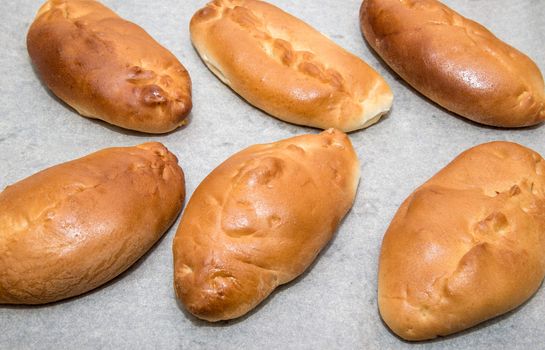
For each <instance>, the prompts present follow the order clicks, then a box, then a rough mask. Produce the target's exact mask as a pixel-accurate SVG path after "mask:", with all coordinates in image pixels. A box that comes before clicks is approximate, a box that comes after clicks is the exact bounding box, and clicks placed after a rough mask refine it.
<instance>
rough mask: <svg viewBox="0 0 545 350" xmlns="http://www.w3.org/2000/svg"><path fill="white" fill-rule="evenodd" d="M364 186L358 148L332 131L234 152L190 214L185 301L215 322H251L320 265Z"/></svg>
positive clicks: (180, 234)
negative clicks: (274, 296) (253, 313)
mask: <svg viewBox="0 0 545 350" xmlns="http://www.w3.org/2000/svg"><path fill="white" fill-rule="evenodd" d="M358 181H359V162H358V159H357V156H356V153H355V152H354V149H353V148H352V144H351V143H350V140H349V139H348V137H347V136H346V134H344V133H342V132H340V131H336V130H333V129H331V130H328V131H324V132H323V133H321V134H320V135H304V136H298V137H293V138H290V139H286V140H283V141H279V142H275V143H271V144H267V145H255V146H252V147H249V148H247V149H245V150H243V151H241V152H239V153H237V154H235V155H233V156H232V157H231V158H229V159H227V160H226V161H225V162H224V163H222V164H221V165H220V166H219V167H217V168H216V169H215V170H214V171H212V173H210V175H208V177H206V179H205V180H204V181H203V182H202V183H201V184H200V185H199V187H198V188H197V189H196V191H195V193H194V194H193V196H192V197H191V200H190V201H189V204H188V205H187V208H186V210H185V212H184V214H183V216H182V220H181V223H180V226H179V227H178V231H177V233H176V237H175V238H174V245H173V253H174V284H175V288H176V294H177V296H178V298H179V299H180V300H181V301H182V303H183V304H184V305H185V307H186V308H187V309H188V310H189V312H191V313H192V314H194V315H195V316H197V317H199V318H202V319H205V320H208V321H219V320H227V319H232V318H236V317H239V316H242V315H244V314H245V313H247V312H248V311H250V310H251V309H253V308H254V307H255V306H256V305H257V304H259V303H260V302H261V301H263V300H264V299H265V298H266V297H267V296H268V295H269V294H270V293H271V292H272V291H273V290H274V289H275V288H276V287H277V286H279V285H281V284H284V283H287V282H289V281H291V280H293V279H294V278H296V277H297V276H299V275H300V274H301V273H302V272H303V271H305V269H306V268H307V267H308V266H309V265H310V264H311V263H312V261H313V260H314V259H315V258H316V256H317V255H318V253H319V252H320V250H321V249H322V248H323V247H324V246H325V245H326V244H327V242H328V241H329V240H330V239H331V237H332V236H333V234H334V232H335V230H336V229H337V227H338V225H339V223H340V221H341V219H342V218H343V217H344V216H345V214H346V213H347V212H348V210H349V209H350V208H351V206H352V203H353V201H354V197H355V194H356V188H357V185H358Z"/></svg>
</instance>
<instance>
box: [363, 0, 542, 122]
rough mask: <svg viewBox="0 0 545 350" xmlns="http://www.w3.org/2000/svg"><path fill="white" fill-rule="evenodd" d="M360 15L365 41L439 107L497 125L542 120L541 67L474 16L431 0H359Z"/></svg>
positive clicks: (477, 120) (474, 119)
mask: <svg viewBox="0 0 545 350" xmlns="http://www.w3.org/2000/svg"><path fill="white" fill-rule="evenodd" d="M360 17H361V28H362V31H363V34H364V36H365V38H366V40H367V42H368V43H369V45H371V47H373V48H374V49H375V50H376V52H377V53H378V54H379V55H380V56H381V57H382V58H383V59H384V61H385V62H386V63H387V64H388V65H389V66H390V67H391V68H392V69H393V70H394V71H396V72H397V73H398V74H399V75H400V76H401V77H402V78H403V79H404V80H405V81H407V82H408V83H409V84H411V85H412V86H413V87H414V88H415V89H417V90H418V91H420V92H421V93H422V94H424V95H425V96H427V97H428V98H430V99H431V100H433V101H435V102H436V103H438V104H439V105H441V106H443V107H444V108H446V109H448V110H450V111H452V112H454V113H457V114H459V115H461V116H463V117H466V118H468V119H471V120H473V121H475V122H478V123H482V124H487V125H493V126H499V127H522V126H528V125H534V124H538V123H540V122H542V121H543V120H545V86H544V82H543V77H542V75H541V72H540V71H539V68H538V67H537V66H536V64H535V63H534V62H533V61H532V60H531V59H530V58H528V57H527V56H526V55H524V54H523V53H521V52H520V51H518V50H516V49H515V48H513V47H511V46H509V45H508V44H506V43H504V42H503V41H501V40H499V39H498V38H496V37H495V36H494V35H493V34H492V33H491V32H490V31H488V30H487V29H486V28H485V27H483V26H482V25H480V24H479V23H476V22H474V21H472V20H470V19H467V18H464V17H462V16H461V15H459V14H458V13H456V12H455V11H453V10H452V9H450V8H448V7H447V6H445V5H443V4H442V3H440V2H439V1H435V0H365V1H364V2H363V4H362V7H361V13H360Z"/></svg>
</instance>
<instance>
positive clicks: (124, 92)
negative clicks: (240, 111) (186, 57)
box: [27, 0, 191, 133]
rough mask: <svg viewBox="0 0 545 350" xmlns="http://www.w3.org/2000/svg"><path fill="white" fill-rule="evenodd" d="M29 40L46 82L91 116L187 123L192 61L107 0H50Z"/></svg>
mask: <svg viewBox="0 0 545 350" xmlns="http://www.w3.org/2000/svg"><path fill="white" fill-rule="evenodd" d="M27 47H28V53H29V54H30V57H31V58H32V62H33V63H34V65H35V67H36V70H37V72H38V74H39V75H40V77H41V78H42V80H43V81H44V83H45V84H46V85H47V86H48V87H49V88H50V89H51V91H53V93H55V95H57V96H58V97H59V98H60V99H61V100H63V101H64V102H66V103H67V104H69V105H70V106H72V107H73V108H74V109H75V110H77V111H78V112H79V113H80V114H81V115H83V116H85V117H90V118H96V119H101V120H104V121H106V122H108V123H111V124H114V125H117V126H121V127H123V128H127V129H132V130H137V131H142V132H149V133H164V132H168V131H171V130H174V129H175V128H177V127H179V126H180V125H183V124H185V120H186V119H185V118H186V116H187V114H188V113H189V111H190V110H191V80H190V78H189V74H188V73H187V71H186V70H185V68H184V66H182V64H181V63H180V62H179V61H178V60H177V59H176V57H174V55H172V54H171V53H170V52H169V51H168V50H167V49H165V48H164V47H162V46H161V45H159V44H158V43H157V42H156V41H155V40H154V39H153V38H152V37H150V36H149V35H148V34H147V33H146V32H145V31H144V30H143V29H142V28H140V27H139V26H137V25H136V24H134V23H131V22H128V21H125V20H124V19H122V18H120V17H119V16H117V15H116V14H115V13H114V12H112V11H111V10H110V9H108V8H107V7H105V6H103V5H102V4H100V3H99V2H96V1H86V0H81V1H78V0H50V1H48V2H46V3H45V4H44V5H43V6H42V8H41V9H40V11H39V12H38V15H37V16H36V19H35V21H34V23H32V26H31V27H30V30H29V32H28V36H27Z"/></svg>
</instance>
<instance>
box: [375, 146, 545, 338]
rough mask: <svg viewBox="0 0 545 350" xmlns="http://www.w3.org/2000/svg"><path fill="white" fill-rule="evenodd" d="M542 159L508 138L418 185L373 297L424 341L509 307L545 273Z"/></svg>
mask: <svg viewBox="0 0 545 350" xmlns="http://www.w3.org/2000/svg"><path fill="white" fill-rule="evenodd" d="M544 174H545V162H544V160H543V158H541V156H540V155H539V154H537V153H535V152H533V151H532V150H530V149H528V148H525V147H522V146H520V145H517V144H514V143H509V142H492V143H487V144H483V145H480V146H477V147H474V148H471V149H470V150H468V151H466V152H464V153H462V154H461V155H460V156H458V157H457V158H456V159H455V160H454V161H453V162H452V163H450V164H449V165H448V166H446V167H445V168H444V169H443V170H441V171H440V172H439V173H437V175H435V176H434V177H432V178H431V179H430V180H429V181H428V182H426V183H425V184H424V185H422V186H421V187H420V188H418V189H417V190H416V191H415V192H414V193H413V194H411V195H410V196H409V198H407V200H405V202H404V203H403V204H402V205H401V207H400V208H399V210H398V212H397V214H396V215H395V217H394V219H393V221H392V223H391V224H390V227H389V228H388V231H387V232H386V235H385V236H384V241H383V243H382V251H381V255H380V268H379V275H378V303H379V308H380V313H381V315H382V318H383V319H384V321H385V322H386V324H388V326H389V327H390V328H391V329H392V330H393V331H394V332H395V333H396V334H397V335H399V336H400V337H402V338H404V339H407V340H424V339H431V338H435V337H437V336H445V335H448V334H451V333H455V332H458V331H461V330H463V329H466V328H469V327H471V326H473V325H476V324H478V323H480V322H483V321H485V320H487V319H490V318H492V317H495V316H498V315H500V314H503V313H505V312H507V311H509V310H512V309H514V308H516V307H517V306H519V305H521V304H522V303H523V302H524V301H526V300H527V299H528V298H529V297H530V296H531V295H532V294H534V293H535V291H536V290H537V289H538V287H539V285H540V284H541V281H542V280H543V276H544V274H545V215H544V214H545V176H544Z"/></svg>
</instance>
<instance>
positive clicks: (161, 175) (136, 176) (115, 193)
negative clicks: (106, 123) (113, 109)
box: [0, 143, 185, 304]
mask: <svg viewBox="0 0 545 350" xmlns="http://www.w3.org/2000/svg"><path fill="white" fill-rule="evenodd" d="M184 187H185V183H184V175H183V172H182V169H180V167H179V166H178V164H177V159H176V157H175V156H174V155H173V154H171V153H170V152H169V151H168V150H167V149H166V148H165V147H164V146H163V145H161V144H160V143H146V144H143V145H140V146H136V147H126V148H109V149H105V150H102V151H99V152H96V153H93V154H91V155H88V156H86V157H83V158H80V159H77V160H73V161H71V162H68V163H64V164H60V165H57V166H54V167H52V168H49V169H46V170H44V171H41V172H39V173H37V174H35V175H32V176H30V177H28V178H26V179H24V180H22V181H19V182H17V183H15V184H14V185H11V186H9V187H7V188H6V189H5V190H4V191H3V192H2V193H0V251H1V252H2V253H1V254H0V304H6V303H7V304H43V303H49V302H53V301H57V300H61V299H65V298H69V297H73V296H75V295H79V294H82V293H85V292H87V291H89V290H91V289H93V288H96V287H98V286H100V285H101V284H104V283H106V282H108V281H109V280H111V279H112V278H114V277H116V276H117V275H119V274H120V273H121V272H123V271H125V270H126V269H127V268H128V267H129V266H131V265H132V264H133V263H134V262H135V261H136V260H138V259H139V258H140V257H141V256H142V255H143V254H144V253H146V251H148V250H149V249H150V248H151V246H152V245H153V244H154V243H155V242H156V241H157V240H158V239H159V237H161V235H162V234H163V233H164V232H165V231H166V230H167V229H168V228H169V227H170V225H172V223H173V222H174V220H175V219H176V216H177V215H178V213H179V212H180V210H181V208H182V203H183V199H184V195H185V189H184Z"/></svg>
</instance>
